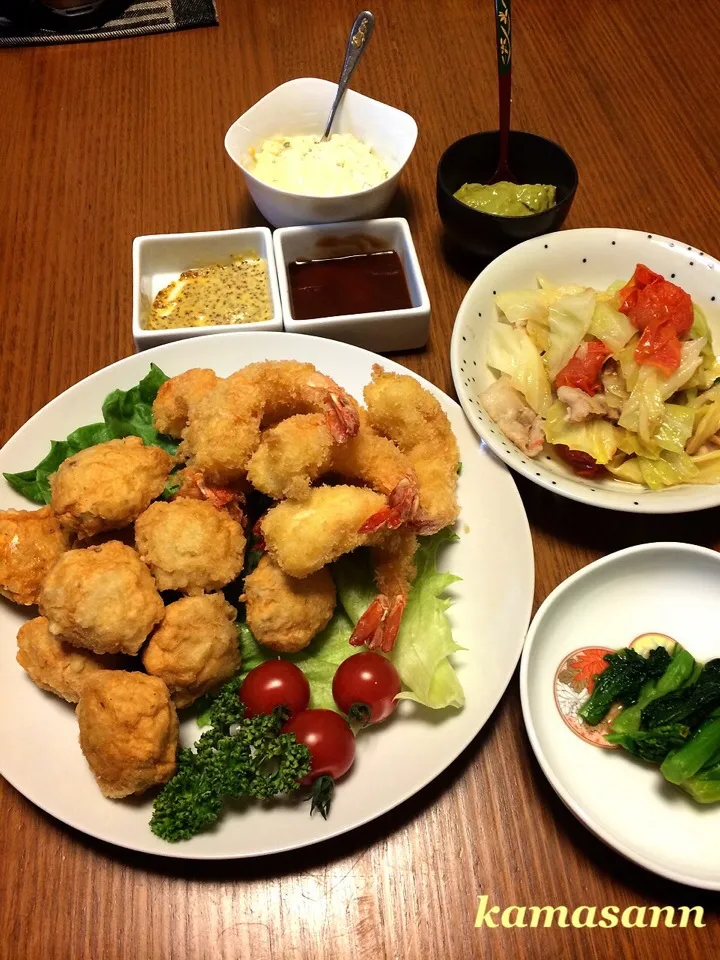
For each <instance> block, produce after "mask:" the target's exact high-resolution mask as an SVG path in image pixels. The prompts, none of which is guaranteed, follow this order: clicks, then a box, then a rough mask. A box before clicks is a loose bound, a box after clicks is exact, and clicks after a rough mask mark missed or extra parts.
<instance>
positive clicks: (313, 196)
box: [225, 77, 417, 200]
mask: <svg viewBox="0 0 720 960" xmlns="http://www.w3.org/2000/svg"><path fill="white" fill-rule="evenodd" d="M307 79H317V80H322V78H321V77H313V78H310V77H297V78H296V80H307ZM322 82H323V83H327V84H329V85H330V86H331V87H336V88H337V84H336V83H333V82H332V81H331V80H322ZM292 83H295V80H286V81H285V83H281V84H280V85H279V86H277V87H275V89H274V90H270V91H269V92H268V93H266V94H265V96H264V97H261V98H260V99H259V100H257V101H256V102H255V103H254V104H252V106H250V107H248V109H247V110H246V111H245V113H243V114H242V115H241V116H240V117H238V119H237V120H235V121H234V122H233V123H232V124H231V125H230V128H229V129H228V131H227V133H226V134H225V150H226V152H227V153H228V155H229V156H231V157H232V154H231V153H230V150H229V148H228V137H229V135H230V130H232V128H233V127H234V126H235V124H236V123H239V122H240V120H242V119H243V117H244V116H245V115H246V114H247V113H248V112H249V111H250V110H252V109H253V107H256V106H258V105H259V104H261V103H263V102H264V101H265V100H268V99H269V98H270V97H272V96H273V95H274V94H275V93H277V91H278V90H281V89H282V88H283V87H285V86H287V85H288V84H292ZM348 92H349V93H352V94H353V95H354V96H356V97H362V98H363V100H369V101H370V102H371V103H379V104H381V105H382V106H383V107H389V108H390V109H392V110H397V112H398V113H402V114H403V115H404V116H405V117H407V118H408V119H409V120H412V122H413V124H414V127H415V135H414V136H413V137H412V139H411V140H408V144H407V149H406V152H405V156H404V158H402V160H401V161H400V162H396V164H395V166H396V169H395V170H393V171H391V173H389V174H388V176H387V177H386V178H385V180H383V181H382V182H381V183H376V184H374V185H373V186H371V187H363V189H362V190H352V191H350V192H349V193H333V194H326V193H300V192H299V191H296V190H283V189H282V187H276V186H275V184H273V183H268V182H267V181H266V180H261V179H260V178H259V177H256V176H255V174H254V173H253V172H252V170H250V169H249V168H248V167H247V166H246V164H244V163H241V162H240V161H239V160H235V159H234V157H233V160H234V162H235V163H237V165H238V166H239V167H240V169H241V170H242V171H243V173H244V174H245V175H246V176H247V177H249V179H250V180H252V181H253V183H256V184H261V185H262V186H263V187H266V188H267V189H270V190H274V191H275V192H276V193H277V194H278V195H279V196H281V197H302V198H303V199H307V200H329V199H332V200H338V199H340V200H342V199H343V198H347V197H362V196H363V195H364V194H367V193H371V192H372V191H373V190H377V188H378V187H381V186H382V185H383V184H384V183H387V182H388V181H389V180H392V179H393V177H396V176H397V175H398V174H399V173H400V172H401V171H402V169H403V167H404V166H405V164H406V163H407V162H408V159H409V158H410V154H411V153H412V152H413V150H414V148H415V143H416V142H417V123H416V122H415V119H414V118H413V117H412V116H410V114H409V113H406V112H405V111H404V110H400V108H399V107H393V105H392V104H391V103H385V102H384V101H382V100H376V99H375V98H374V97H368V96H367V95H366V94H364V93H358V91H357V90H352V89H351V88H350V87H348ZM265 139H268V138H267V137H266V138H265Z"/></svg>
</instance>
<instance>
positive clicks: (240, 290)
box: [146, 256, 272, 330]
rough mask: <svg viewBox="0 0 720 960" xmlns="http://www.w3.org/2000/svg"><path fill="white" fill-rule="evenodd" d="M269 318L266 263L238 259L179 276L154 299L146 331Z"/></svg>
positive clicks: (253, 259)
mask: <svg viewBox="0 0 720 960" xmlns="http://www.w3.org/2000/svg"><path fill="white" fill-rule="evenodd" d="M271 318H272V303H271V300H270V284H269V281H268V267H267V262H266V261H265V260H262V259H259V258H256V257H246V256H242V257H233V258H232V260H231V261H229V262H226V263H214V264H212V265H210V266H207V267H199V268H197V269H195V270H186V271H185V272H184V273H182V274H180V277H179V278H178V279H177V280H173V281H172V283H170V284H168V286H167V287H165V288H164V289H162V290H161V291H160V292H159V293H158V294H157V296H156V297H155V300H154V301H153V304H152V308H151V309H150V311H149V313H148V317H147V321H146V329H148V330H171V329H176V328H178V327H209V326H214V325H215V324H222V325H228V324H237V323H259V322H260V321H262V320H270V319H271Z"/></svg>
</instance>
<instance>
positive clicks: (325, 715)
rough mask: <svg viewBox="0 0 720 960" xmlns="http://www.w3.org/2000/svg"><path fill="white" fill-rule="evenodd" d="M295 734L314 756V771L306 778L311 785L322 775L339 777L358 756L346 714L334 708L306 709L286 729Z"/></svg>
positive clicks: (284, 729) (283, 729) (305, 781)
mask: <svg viewBox="0 0 720 960" xmlns="http://www.w3.org/2000/svg"><path fill="white" fill-rule="evenodd" d="M282 732H283V733H294V734H295V738H296V739H297V741H298V743H304V744H305V746H306V747H307V748H308V750H309V751H310V756H311V757H312V767H311V768H310V773H309V774H308V775H307V776H306V777H305V779H304V780H303V781H302V783H303V784H305V785H307V784H308V783H312V782H313V780H316V779H317V778H318V777H322V776H329V777H332V778H333V780H339V779H340V777H342V776H343V775H344V774H346V773H347V772H348V770H349V769H350V767H351V766H352V765H353V760H354V759H355V737H354V736H353V732H352V730H351V729H350V727H349V726H348V723H347V721H346V720H345V718H344V717H341V716H340V714H339V713H335V711H334V710H305V711H304V712H303V713H298V714H297V715H296V716H294V717H292V718H291V719H290V720H288V722H287V723H286V724H285V726H284V727H283V728H282Z"/></svg>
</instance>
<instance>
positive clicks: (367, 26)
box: [322, 10, 375, 140]
mask: <svg viewBox="0 0 720 960" xmlns="http://www.w3.org/2000/svg"><path fill="white" fill-rule="evenodd" d="M374 26H375V17H373V15H372V14H371V13H370V11H369V10H363V12H362V13H359V14H358V15H357V18H356V20H355V23H354V24H353V25H352V30H351V31H350V36H349V37H348V42H347V47H346V48H345V60H344V61H343V65H342V70H341V72H340V80H339V81H338V88H337V93H336V94H335V100H334V101H333V105H332V108H331V110H330V116H329V118H328V122H327V126H326V127H325V133H324V134H323V136H322V139H323V140H327V138H328V137H329V136H330V129H331V127H332V125H333V121H334V119H335V114H336V112H337V108H338V107H339V106H340V101H341V100H342V98H343V96H344V95H345V91H346V89H347V85H348V84H349V83H350V78H351V77H352V75H353V73H354V72H355V67H357V65H358V63H359V61H360V57H361V56H362V55H363V53H364V51H365V47H366V46H367V45H368V41H369V40H370V37H371V36H372V32H373V27H374Z"/></svg>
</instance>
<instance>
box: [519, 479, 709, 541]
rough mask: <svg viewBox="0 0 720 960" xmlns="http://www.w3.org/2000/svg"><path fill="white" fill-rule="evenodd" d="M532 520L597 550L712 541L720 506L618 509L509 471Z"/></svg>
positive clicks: (556, 535)
mask: <svg viewBox="0 0 720 960" xmlns="http://www.w3.org/2000/svg"><path fill="white" fill-rule="evenodd" d="M513 478H514V480H515V483H516V484H517V487H518V490H519V491H520V496H521V497H522V500H523V503H524V505H525V510H526V512H527V516H528V520H529V521H530V524H531V526H532V527H533V528H534V529H535V530H536V531H537V532H538V533H539V534H541V535H544V534H547V535H548V536H552V537H554V538H556V539H559V540H561V541H564V542H566V543H568V544H571V545H572V546H576V547H582V548H585V549H587V550H592V551H594V552H596V553H602V554H606V553H615V552H616V551H618V550H623V549H624V548H625V547H631V546H635V545H636V544H640V543H652V542H654V541H657V540H665V541H678V542H681V543H695V544H698V545H700V546H705V547H713V546H714V545H715V544H717V543H718V542H720V507H715V508H713V509H710V510H701V511H700V512H696V513H678V514H640V513H620V512H619V511H616V510H604V509H603V508H602V507H590V506H587V505H586V504H584V503H576V502H575V501H574V500H568V499H567V497H560V496H557V495H556V494H554V493H550V491H549V490H545V489H544V488H543V487H539V486H538V485H537V484H535V483H532V482H531V481H530V480H526V479H525V478H524V477H521V476H519V475H518V474H516V473H513Z"/></svg>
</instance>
